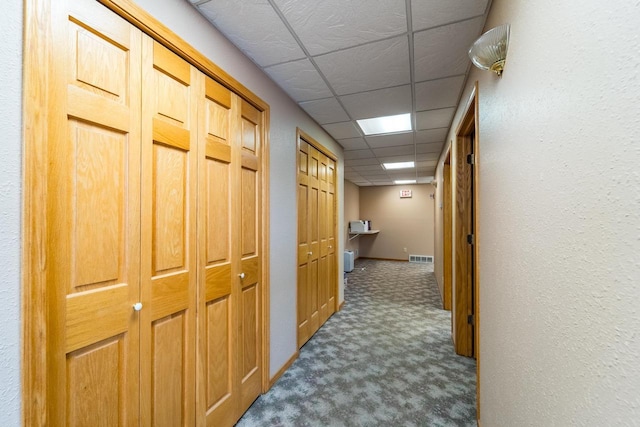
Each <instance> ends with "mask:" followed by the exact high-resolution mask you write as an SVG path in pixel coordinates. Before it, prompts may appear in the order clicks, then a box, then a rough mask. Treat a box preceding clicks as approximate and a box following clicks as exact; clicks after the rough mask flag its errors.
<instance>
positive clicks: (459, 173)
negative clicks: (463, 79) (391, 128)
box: [444, 82, 480, 419]
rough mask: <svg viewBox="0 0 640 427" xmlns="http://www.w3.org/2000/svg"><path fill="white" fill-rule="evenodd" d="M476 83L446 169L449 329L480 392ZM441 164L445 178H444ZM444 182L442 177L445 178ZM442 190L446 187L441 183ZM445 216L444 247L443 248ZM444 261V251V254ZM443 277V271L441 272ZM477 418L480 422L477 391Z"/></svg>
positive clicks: (457, 351)
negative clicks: (470, 363) (472, 367)
mask: <svg viewBox="0 0 640 427" xmlns="http://www.w3.org/2000/svg"><path fill="white" fill-rule="evenodd" d="M477 95H478V83H477V82H476V83H475V86H474V88H473V91H472V93H471V96H470V97H469V101H468V103H467V106H466V109H465V110H464V115H463V117H462V120H461V121H460V123H459V125H458V128H457V129H456V139H455V141H454V143H453V144H452V153H453V154H452V156H451V157H452V158H451V163H452V164H451V166H450V178H451V181H452V182H451V191H452V193H453V194H451V197H450V198H451V203H452V209H451V211H452V222H453V224H452V230H453V232H452V236H451V239H450V241H451V243H452V248H451V252H452V257H453V263H452V267H451V270H452V275H453V280H452V317H451V318H452V323H453V325H452V329H453V341H454V347H455V351H456V353H458V354H460V355H463V356H468V357H474V358H475V359H476V366H477V368H476V369H477V372H476V375H477V383H476V387H477V390H479V389H480V375H479V374H480V358H479V354H480V352H479V326H480V316H479V314H480V306H479V285H480V280H479V279H480V275H479V268H478V267H479V263H478V260H479V232H478V231H479V230H478V220H477V218H478V211H479V206H478V157H479V156H478V154H479V153H478V151H479V150H478V148H479V132H478V124H479V120H478V96H477ZM446 171H447V169H446V164H445V169H444V172H445V177H446ZM445 179H446V178H445ZM445 191H446V184H445ZM446 220H447V219H446V213H445V218H444V221H445V245H446ZM445 249H446V246H445ZM445 259H446V251H445ZM445 276H446V269H445ZM477 393H478V396H477V398H478V399H477V405H478V406H477V417H478V419H480V405H479V391H478V392H477Z"/></svg>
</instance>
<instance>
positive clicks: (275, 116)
mask: <svg viewBox="0 0 640 427" xmlns="http://www.w3.org/2000/svg"><path fill="white" fill-rule="evenodd" d="M136 3H137V4H139V5H140V6H141V7H142V8H143V9H145V10H146V11H147V12H149V13H150V14H151V15H153V16H154V17H155V18H156V19H158V20H159V21H160V22H162V23H163V24H165V25H166V26H167V27H169V29H171V30H172V31H173V32H175V33H176V34H177V35H179V36H180V37H182V38H183V39H184V40H185V41H187V42H188V43H190V44H191V45H192V46H193V47H195V48H196V49H197V50H198V51H200V52H201V53H202V54H204V55H205V56H207V57H208V58H209V59H211V60H212V61H213V62H214V63H215V64H216V65H218V66H219V67H221V68H222V69H223V70H225V71H226V72H227V73H229V74H230V75H232V76H233V77H234V78H235V79H236V80H238V81H239V82H240V83H242V84H243V85H245V86H246V87H247V88H248V89H249V90H251V91H252V92H253V93H255V94H256V95H258V96H259V97H261V98H262V99H263V100H264V101H266V102H267V103H268V104H269V106H270V107H271V123H270V129H271V137H270V144H271V145H270V147H271V150H270V159H271V175H270V180H271V183H270V191H271V205H270V209H271V230H270V232H271V279H270V281H271V337H270V338H271V360H270V364H271V366H270V372H271V375H273V374H275V373H276V372H277V371H278V370H279V369H280V368H281V367H282V365H284V363H285V362H286V361H287V360H289V358H290V357H291V356H292V355H293V354H294V352H295V351H296V350H297V345H296V323H297V322H296V316H297V312H296V269H297V265H296V259H297V258H296V257H297V255H296V247H297V244H296V233H297V225H296V224H297V207H296V192H297V188H296V127H300V128H301V129H302V130H304V131H305V132H307V133H308V134H309V135H311V136H312V137H313V138H314V139H316V140H317V141H318V142H320V143H321V144H322V145H324V146H325V147H327V148H328V149H330V150H331V151H333V153H335V154H336V155H337V156H338V157H339V164H338V181H339V185H338V201H339V203H340V205H339V224H338V227H339V228H338V229H340V230H341V229H342V223H343V217H344V215H343V206H344V204H343V199H344V195H343V185H342V182H341V181H342V177H343V176H344V174H343V172H344V167H343V162H342V147H340V146H339V145H338V144H337V143H336V142H335V141H334V140H333V139H332V138H331V137H330V136H329V135H328V134H326V133H325V132H324V130H322V128H321V127H320V126H319V125H318V124H316V123H315V122H314V121H313V120H312V119H311V118H309V116H308V115H307V114H306V113H305V112H304V111H303V110H302V109H300V108H299V107H298V105H297V104H296V103H294V102H293V101H292V100H291V98H289V97H288V96H287V95H286V94H285V93H284V92H283V91H282V90H281V89H280V88H279V87H278V86H276V84H275V83H273V81H272V80H270V79H269V77H267V76H266V75H265V74H264V73H262V72H261V71H260V70H259V69H258V68H257V67H256V66H255V64H253V62H251V61H250V60H249V59H248V58H247V57H245V56H244V55H243V54H242V53H241V52H240V51H239V50H238V49H236V48H235V46H233V45H232V44H231V43H230V42H229V41H228V40H227V39H225V38H224V37H223V36H222V35H221V34H220V33H219V32H218V31H217V30H216V29H215V28H214V27H213V26H211V24H209V23H208V22H207V21H206V20H205V19H204V18H203V17H202V16H201V15H200V14H199V13H198V12H197V11H196V10H195V9H194V8H193V7H191V6H190V5H189V3H188V2H186V1H184V0H137V1H136ZM339 245H340V247H339V253H342V251H343V248H344V242H342V241H340V242H339ZM338 258H339V263H340V265H339V270H338V271H342V263H343V260H342V257H338ZM339 282H340V283H342V281H341V280H340V281H339ZM342 299H343V289H342V285H341V288H340V300H341V301H342Z"/></svg>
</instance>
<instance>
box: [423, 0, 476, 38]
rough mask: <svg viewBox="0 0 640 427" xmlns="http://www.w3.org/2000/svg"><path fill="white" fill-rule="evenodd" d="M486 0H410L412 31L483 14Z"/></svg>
mask: <svg viewBox="0 0 640 427" xmlns="http://www.w3.org/2000/svg"><path fill="white" fill-rule="evenodd" d="M487 3H488V0H447V1H442V0H411V18H412V19H411V21H412V25H413V31H420V30H424V29H426V28H431V27H437V26H439V25H443V24H448V23H450V22H456V21H461V20H463V19H468V18H473V17H474V16H478V15H482V14H484V12H485V10H486V9H487Z"/></svg>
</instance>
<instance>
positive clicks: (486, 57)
mask: <svg viewBox="0 0 640 427" xmlns="http://www.w3.org/2000/svg"><path fill="white" fill-rule="evenodd" d="M508 47H509V24H504V25H500V26H499V27H496V28H493V29H491V30H489V31H487V32H486V33H484V34H483V35H481V36H480V38H479V39H478V40H476V42H475V43H474V44H473V46H471V48H470V49H469V58H471V62H473V65H475V66H476V67H478V68H480V69H481V70H491V71H493V72H494V73H496V74H497V75H501V74H502V70H503V69H504V61H505V60H506V58H507V48H508Z"/></svg>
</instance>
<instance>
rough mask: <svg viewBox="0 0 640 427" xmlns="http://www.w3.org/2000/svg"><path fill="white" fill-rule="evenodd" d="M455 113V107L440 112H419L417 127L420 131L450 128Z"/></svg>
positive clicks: (417, 114)
mask: <svg viewBox="0 0 640 427" xmlns="http://www.w3.org/2000/svg"><path fill="white" fill-rule="evenodd" d="M455 112H456V109H455V107H452V108H442V109H440V110H429V111H418V112H417V113H416V126H417V128H418V129H433V128H442V127H449V125H450V124H451V120H453V115H454V113H455Z"/></svg>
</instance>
